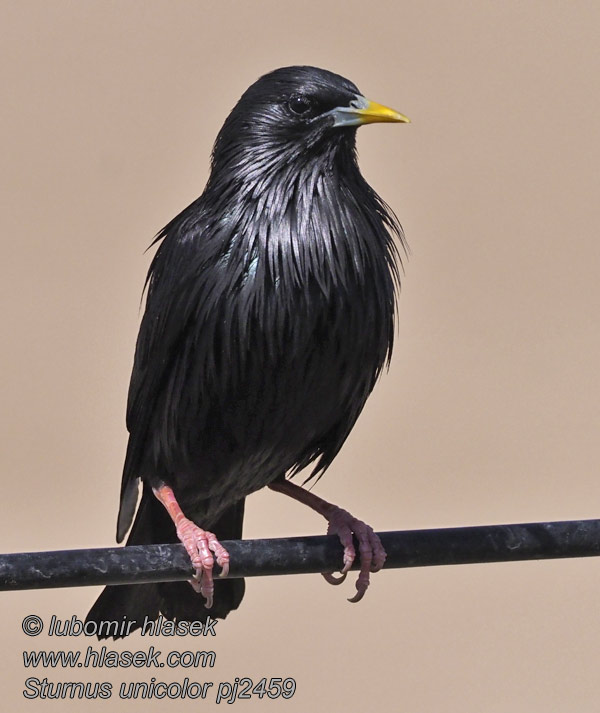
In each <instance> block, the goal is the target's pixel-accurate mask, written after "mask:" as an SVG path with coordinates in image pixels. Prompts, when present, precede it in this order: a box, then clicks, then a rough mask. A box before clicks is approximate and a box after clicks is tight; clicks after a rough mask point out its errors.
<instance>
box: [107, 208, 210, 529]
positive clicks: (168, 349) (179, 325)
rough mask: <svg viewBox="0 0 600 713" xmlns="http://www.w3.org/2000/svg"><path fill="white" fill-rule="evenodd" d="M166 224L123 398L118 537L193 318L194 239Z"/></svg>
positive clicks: (126, 526)
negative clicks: (125, 441)
mask: <svg viewBox="0 0 600 713" xmlns="http://www.w3.org/2000/svg"><path fill="white" fill-rule="evenodd" d="M174 223H175V221H173V223H172V224H169V226H167V227H166V228H165V229H164V230H163V231H162V232H161V233H160V234H159V239H161V238H162V239H163V242H162V243H161V245H160V247H159V249H158V251H157V253H156V255H155V256H154V259H153V260H152V263H151V265H150V269H149V271H148V277H147V280H146V286H147V288H148V294H147V300H146V308H145V311H144V316H143V318H142V322H141V325H140V331H139V334H138V339H137V343H136V350H135V359H134V364H133V371H132V374H131V381H130V385H129V394H128V399H127V429H128V431H129V434H130V436H129V442H128V446H127V455H126V457H125V465H124V468H123V477H122V481H121V499H120V508H119V516H118V521H117V541H118V542H121V540H122V539H123V537H124V536H125V534H126V533H127V530H128V529H129V527H130V525H131V522H132V520H133V516H134V514H135V508H136V503H137V496H138V486H139V479H140V477H141V476H142V475H143V474H142V473H141V472H140V466H141V464H142V461H143V460H144V458H146V457H147V453H148V449H151V448H152V447H153V443H152V442H149V430H150V425H151V422H152V419H153V417H154V416H155V411H156V409H157V406H158V403H159V400H160V399H164V398H165V395H164V392H165V389H166V388H168V382H169V376H170V375H171V373H172V370H173V368H174V363H175V361H176V360H177V358H178V355H179V353H180V351H181V349H182V345H183V344H184V343H185V340H186V336H187V335H188V334H189V332H190V330H189V325H190V320H192V319H193V316H194V313H193V302H192V300H191V299H190V295H193V294H194V290H193V289H191V288H190V282H192V280H193V269H196V268H197V264H194V262H196V263H197V261H194V260H193V259H192V257H191V253H192V252H193V250H194V248H193V243H194V240H193V239H192V236H190V235H188V236H187V240H185V241H184V240H181V239H180V237H179V236H180V231H179V230H178V229H177V225H173V224H174Z"/></svg>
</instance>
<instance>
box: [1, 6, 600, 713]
mask: <svg viewBox="0 0 600 713" xmlns="http://www.w3.org/2000/svg"><path fill="white" fill-rule="evenodd" d="M0 27H1V28H2V31H1V32H2V39H1V42H0V55H1V59H0V72H1V73H2V77H1V86H2V102H1V109H0V113H1V125H0V142H1V144H2V145H1V153H0V156H1V160H0V170H1V181H2V185H1V190H0V200H1V202H2V206H1V221H2V224H1V229H0V236H1V237H0V240H1V241H2V251H1V260H0V292H1V297H2V302H1V309H0V318H1V330H2V335H3V336H2V343H1V364H0V381H1V403H2V409H1V414H0V418H1V419H2V421H1V424H0V429H1V430H0V433H1V434H2V448H1V449H0V458H1V472H2V475H3V478H4V482H5V488H4V490H3V497H2V498H1V499H0V522H1V525H0V528H1V538H2V544H1V549H2V550H4V551H29V550H51V549H62V548H78V547H90V546H105V545H110V544H112V543H113V534H114V529H115V518H116V510H117V498H118V489H119V480H120V469H121V464H122V460H123V454H124V448H125V442H126V432H125V427H124V409H125V399H126V393H127V385H128V379H129V372H130V368H131V363H132V358H133V349H134V343H135V337H136V333H137V327H138V318H139V317H138V304H139V296H140V292H141V288H142V282H143V279H144V274H145V271H146V269H147V266H148V263H149V255H144V254H143V250H144V249H145V247H146V246H147V245H148V243H149V242H150V240H151V238H152V236H153V234H154V233H155V232H156V231H157V230H158V229H159V228H160V227H161V226H162V225H164V224H165V223H166V222H167V221H168V220H169V219H170V218H171V217H172V216H173V215H174V214H175V213H176V212H177V211H179V210H180V209H181V208H183V207H184V206H186V205H187V204H188V203H189V202H190V201H191V200H193V199H194V198H195V197H196V196H197V195H198V194H199V193H200V192H201V190H202V187H203V185H204V181H205V179H206V175H207V166H208V155H209V151H210V148H211V144H212V141H213V140H214V137H215V135H216V132H217V131H218V129H219V127H220V125H221V123H222V121H223V119H224V117H225V115H226V113H227V112H228V111H229V110H230V108H231V107H232V105H233V104H234V102H235V101H236V100H237V98H238V97H239V95H240V94H241V92H242V91H243V90H244V89H245V88H246V86H247V85H248V84H250V83H251V82H252V81H253V80H254V79H255V78H257V77H258V76H259V75H260V74H262V73H264V72H266V71H268V70H270V69H273V68H275V67H278V66H282V65H287V64H293V63H308V64H315V65H318V66H323V67H327V68H329V69H331V70H334V71H337V72H339V73H341V74H344V75H346V76H347V77H349V78H350V79H352V80H353V81H354V82H356V83H357V84H358V86H359V87H360V88H361V90H362V91H363V92H364V93H365V94H366V95H367V96H369V97H371V98H372V99H374V100H376V101H379V102H383V103H386V104H389V105H391V106H393V107H395V108H397V109H398V110H400V111H402V112H405V113H406V114H408V115H409V116H410V117H411V118H412V120H413V124H411V125H410V126H391V125H389V126H375V127H367V128H363V129H361V130H360V132H359V151H360V157H361V166H362V168H363V170H364V173H365V175H366V177H367V178H368V179H369V181H370V182H371V183H372V185H373V186H374V187H375V188H376V189H377V190H378V192H380V194H381V195H382V196H383V197H384V198H385V199H386V200H387V201H388V202H389V203H390V204H391V205H392V206H393V207H394V208H395V210H396V211H397V213H398V215H399V216H400V219H401V221H402V223H403V225H404V227H405V230H406V233H407V236H408V239H409V242H410V245H411V248H412V256H411V259H410V261H409V262H408V264H407V267H406V278H405V281H404V287H403V293H402V297H401V307H400V337H399V340H398V348H397V350H396V352H395V356H394V361H393V366H392V368H391V371H390V373H389V374H388V375H387V376H385V377H384V378H383V380H382V381H381V382H380V384H379V386H378V388H377V389H376V392H375V394H374V395H373V397H372V398H371V400H370V402H369V404H368V406H367V408H366V410H365V413H364V415H363V416H362V417H361V419H360V421H359V423H358V425H357V427H356V428H355V430H354V432H353V434H352V436H351V438H350V440H349V441H348V444H347V445H346V446H345V448H344V449H343V452H342V453H341V455H340V456H339V457H338V459H337V460H336V462H335V464H334V465H333V467H332V468H331V470H330V471H329V472H328V473H327V475H326V477H325V478H323V479H322V480H321V482H320V483H319V484H318V486H317V490H316V492H317V493H319V494H320V495H322V496H324V497H326V498H329V499H334V500H336V501H337V502H339V503H340V504H342V505H344V506H346V507H347V508H349V509H350V510H352V511H355V512H356V513H357V514H359V515H360V516H362V517H364V518H365V519H366V520H368V521H369V522H371V523H372V524H373V525H374V526H375V527H376V528H377V529H382V530H383V529H395V528H421V527H436V526H459V525H473V524H485V523H499V522H511V521H512V522H516V521H527V520H549V519H574V518H586V517H596V516H598V515H600V481H599V479H598V477H597V474H598V462H599V460H600V446H599V443H600V439H599V433H598V427H599V425H600V410H599V406H598V402H599V396H600V387H599V382H598V363H599V361H600V330H599V328H598V313H599V306H600V281H599V280H598V268H599V259H600V249H599V240H598V226H600V210H599V205H600V201H599V199H598V177H599V176H598V172H599V166H600V143H599V142H598V121H599V116H600V82H599V77H600V29H599V28H600V5H599V4H598V3H597V2H572V3H566V2H554V1H552V0H540V1H538V2H534V1H529V2H527V1H524V0H518V1H513V0H509V1H505V2H490V1H484V2H466V1H463V2H442V1H438V2H426V3H415V2H412V3H408V2H400V1H399V0H395V1H394V2H391V1H390V2H356V1H354V0H351V1H348V0H345V1H344V2H334V1H333V0H324V1H321V2H314V1H312V0H310V1H303V2H294V3H285V2H282V1H281V0H279V1H278V2H276V1H275V0H272V1H267V0H259V1H255V2H231V1H228V2H226V1H222V2H208V1H205V0H197V2H192V1H190V0H185V1H184V0H179V1H175V2H166V0H165V1H164V2H157V1H147V2H141V1H138V0H121V1H120V2H108V1H107V2H100V1H98V0H95V1H91V0H90V1H87V2H84V1H80V2H74V1H72V2H67V1H66V0H60V1H56V0H54V1H53V2H32V1H27V0H26V1H24V2H23V1H21V2H17V1H16V0H15V1H14V2H7V1H6V0H3V2H2V3H1V4H0ZM247 512H248V515H247V525H246V536H247V537H260V536H286V535H295V534H304V533H306V534H309V533H314V534H317V533H321V532H322V531H323V525H324V523H323V522H321V521H320V520H319V518H318V517H316V516H315V515H313V514H312V513H311V512H309V511H308V510H307V509H305V508H303V507H302V506H300V505H298V504H296V503H294V502H292V501H289V502H287V501H286V499H285V498H282V497H280V496H278V495H276V494H274V493H268V492H266V493H260V494H257V495H255V496H252V497H251V498H250V501H249V503H248V507H247ZM599 565H600V563H599V562H597V561H595V560H591V559H588V560H572V561H558V562H544V563H541V562H532V563H522V564H501V565H476V566H469V567H455V568H451V567H444V568H432V569H418V570H406V571H395V572H384V573H382V574H380V575H379V576H377V577H375V581H374V583H373V586H372V587H371V589H370V591H369V593H368V596H367V597H366V599H365V600H364V601H363V602H362V603H361V604H359V605H356V606H352V605H350V604H348V603H347V602H346V597H347V596H350V595H351V593H352V592H353V585H352V584H351V583H347V584H346V585H345V587H340V588H337V589H336V588H332V587H328V586H327V585H326V584H325V583H324V582H323V581H322V579H321V578H320V577H319V576H317V575H314V576H304V577H288V578H269V579H266V578H265V579H262V580H253V581H250V582H249V583H248V590H247V595H246V598H245V601H244V603H243V606H242V608H241V609H240V610H239V612H237V613H234V614H233V615H232V616H231V617H230V618H229V619H228V620H227V622H225V623H221V624H220V625H219V626H218V629H217V631H218V634H219V635H218V637H217V638H216V639H215V640H213V641H211V642H209V643H210V644H211V646H213V647H214V650H215V651H216V652H217V666H216V667H215V669H213V670H212V671H211V670H201V669H200V670H198V671H193V670H187V671H184V670H182V669H177V670H173V671H169V670H166V671H165V669H162V670H160V671H159V672H158V673H157V672H156V671H151V672H148V671H142V672H139V673H137V674H136V673H132V672H131V670H121V671H117V672H116V673H115V672H114V671H111V670H106V669H104V670H96V671H91V670H90V671H86V670H82V669H80V670H75V671H70V670H60V669H54V670H53V669H48V670H46V671H37V672H36V671H31V672H26V671H25V670H24V668H23V665H22V660H21V651H22V650H23V649H24V648H32V647H36V648H40V647H42V648H47V649H52V648H75V647H77V646H82V647H84V648H85V647H86V646H87V645H88V644H89V643H90V642H89V641H80V640H78V639H61V640H57V639H51V638H47V637H46V636H45V635H42V636H40V637H39V638H38V639H27V638H26V637H25V636H24V635H23V634H22V633H21V630H20V622H21V619H22V618H23V616H24V615H26V614H29V613H37V614H39V615H40V616H42V617H43V618H45V619H46V620H47V619H48V618H49V617H50V615H51V614H52V613H55V614H57V615H58V616H59V617H61V618H65V617H69V616H71V615H72V614H77V615H79V616H83V615H84V614H85V612H86V610H87V608H88V606H89V605H90V604H91V602H92V601H93V599H94V598H95V596H96V594H97V592H98V591H99V590H98V589H96V588H94V589H90V588H76V589H67V590H62V591H39V592H22V593H11V594H3V595H2V597H1V601H2V616H1V617H0V636H1V640H2V642H3V644H2V654H1V656H0V677H1V681H2V685H1V693H2V698H3V705H4V706H5V707H6V710H12V711H38V710H40V711H41V710H44V711H58V710H82V709H83V710H90V711H106V710H111V711H112V710H115V711H120V710H132V711H138V710H139V711H141V710H144V711H158V710H161V711H165V710H175V709H176V710H192V709H193V710H198V709H204V710H211V709H213V707H212V706H211V705H210V704H208V703H205V704H204V705H203V707H202V705H201V704H200V703H199V702H193V701H184V702H183V703H182V702H169V701H162V702H161V701H145V702H142V701H138V702H131V701H129V702H125V701H120V700H119V699H118V697H117V695H116V691H115V693H114V694H113V697H112V699H111V700H110V701H108V702H106V701H83V702H77V701H72V702H69V701H66V702H54V701H25V700H24V698H23V697H22V693H21V691H22V689H23V681H24V679H25V678H26V676H27V675H37V676H38V677H39V678H43V677H44V675H45V676H47V677H48V679H49V680H52V681H69V680H71V681H73V680H83V681H91V680H107V681H112V682H114V683H115V688H117V683H118V682H120V681H129V680H133V679H136V678H138V679H139V680H148V679H149V677H150V675H156V676H157V677H158V678H159V679H161V680H167V681H172V680H182V679H183V678H184V676H186V675H187V676H189V677H190V678H191V679H192V680H199V681H206V680H212V681H215V682H217V683H218V682H219V681H224V680H230V679H232V678H234V677H235V676H251V677H254V678H255V679H258V678H260V677H262V676H267V677H271V676H283V677H286V676H293V677H295V678H296V679H297V682H298V690H297V693H296V695H295V697H294V698H293V699H291V700H290V701H283V700H278V701H268V702H263V703H262V704H260V703H259V702H255V701H251V702H248V701H246V702H244V703H237V704H236V705H238V706H240V707H243V709H244V710H252V711H254V710H259V709H260V710H262V707H263V706H264V707H265V709H268V710H281V711H306V710H312V711H321V710H327V711H333V712H337V711H340V712H341V711H344V712H354V711H366V710H383V711H388V710H402V711H410V712H411V713H416V712H421V711H432V712H438V711H448V712H454V711H460V712H461V713H467V712H471V711H478V712H479V711H486V713H488V712H489V713H495V712H500V711H511V713H518V712H520V711H528V712H529V711H544V713H551V712H553V711H557V712H558V711H561V712H563V711H578V712H580V711H581V712H587V711H596V710H598V698H599V694H600V685H599V684H598V682H597V681H598V653H599V651H600V611H599V608H598V604H597V602H598V599H599V597H600V577H599V575H598V573H599ZM150 643H154V644H155V645H156V646H157V648H161V649H162V650H164V651H166V650H168V649H170V648H173V647H179V648H180V649H182V650H185V649H186V648H193V647H194V644H197V643H198V642H197V641H195V640H192V639H187V640H184V641H175V642H173V641H170V640H168V639H165V640H159V641H158V642H157V641H156V640H154V641H152V642H149V641H148V640H147V639H146V640H143V639H140V638H139V637H138V636H136V637H132V638H131V639H130V640H128V641H127V642H126V644H124V645H123V644H121V645H117V648H120V649H122V648H130V649H134V650H135V649H140V648H143V649H146V650H147V648H148V646H149V644H150ZM203 646H204V647H206V644H205V642H200V647H203Z"/></svg>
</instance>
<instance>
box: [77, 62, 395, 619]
mask: <svg viewBox="0 0 600 713" xmlns="http://www.w3.org/2000/svg"><path fill="white" fill-rule="evenodd" d="M381 121H390V122H407V121H408V119H407V118H406V117H404V116H403V115H402V114H398V113H397V112H395V111H393V110H392V109H388V108H386V107H384V106H381V105H380V104H376V103H374V102H370V101H368V100H367V99H365V98H364V97H363V96H362V95H361V93H360V92H359V90H358V89H357V88H356V86H355V85H354V84H353V83H352V82H350V81H348V80H347V79H344V78H343V77H341V76H339V75H337V74H333V73H332V72H328V71H325V70H322V69H317V68H315V67H301V66H299V67H286V68H282V69H277V70H275V71H274V72H271V73H270V74H267V75H265V76H263V77H261V78H260V79H259V80H258V81H257V82H255V83H254V84H252V86H250V87H249V89H247V90H246V92H245V93H244V94H243V95H242V97H241V99H240V100H239V102H238V103H237V105H236V106H235V108H234V109H233V111H232V112H231V114H230V115H229V116H228V118H227V119H226V121H225V123H224V125H223V128H222V129H221V131H220V132H219V135H218V137H217V140H216V142H215V145H214V149H213V153H212V163H211V173H210V178H209V180H208V183H207V185H206V188H205V189H204V192H203V193H202V195H201V196H200V197H199V198H198V199H197V200H196V201H194V202H193V203H192V204H191V205H190V206H189V207H188V208H186V209H185V210H184V211H182V212H181V213H180V214H179V215H178V216H177V217H176V218H174V219H173V220H172V221H171V222H170V223H169V224H168V225H167V226H166V227H165V228H163V230H161V232H160V233H159V234H158V236H157V237H156V239H155V242H160V246H159V248H158V250H157V252H156V255H155V257H154V259H153V260H152V263H151V266H150V269H149V272H148V277H147V280H146V287H147V300H146V308H145V313H144V316H143V319H142V323H141V327H140V332H139V336H138V340H137V346H136V352H135V362H134V366H133V373H132V376H131V384H130V388H129V398H128V404H127V428H128V430H129V434H130V436H129V443H128V447H127V455H126V459H125V465H124V471H123V480H122V486H121V505H120V511H119V518H118V525H117V541H118V542H120V541H121V540H122V539H123V537H124V536H125V534H126V533H127V530H128V529H129V527H130V525H131V522H132V520H133V517H134V514H135V509H136V502H137V497H138V484H139V481H140V480H141V481H142V483H143V492H142V498H141V501H140V505H139V507H138V509H137V515H136V516H135V522H134V524H133V528H132V530H131V534H130V536H129V539H128V541H127V544H128V545H134V544H135V545H137V544H149V543H162V542H176V541H177V538H179V539H180V540H181V541H182V542H183V543H184V545H185V547H186V549H187V551H188V553H189V555H190V558H191V560H192V564H193V566H194V568H195V569H196V576H195V578H194V579H193V580H192V582H191V583H192V584H193V589H192V588H190V587H189V585H188V584H187V583H185V582H170V583H162V584H139V585H122V586H110V587H107V588H106V589H105V590H104V591H103V593H102V594H101V595H100V597H99V599H98V600H97V602H96V603H95V605H94V606H93V607H92V609H91V611H90V613H89V614H88V621H90V620H92V621H96V622H99V621H103V620H104V621H106V620H108V621H114V620H119V621H121V620H122V617H125V618H126V619H128V620H130V621H131V620H136V621H137V622H138V625H141V623H142V621H143V619H144V617H145V616H148V617H149V618H150V619H156V618H157V617H158V615H159V613H162V614H163V615H164V616H165V617H167V618H169V619H174V620H178V621H179V620H187V621H205V620H206V618H207V616H208V615H209V614H210V615H211V616H212V617H218V618H223V617H225V616H226V615H227V614H228V612H229V611H231V610H232V609H236V608H237V607H238V605H239V603H240V601H241V599H242V596H243V593H244V583H243V580H239V579H236V580H227V579H226V578H225V579H223V578H218V579H217V581H216V582H214V583H213V577H212V568H213V564H214V560H216V561H217V563H218V564H219V565H220V566H221V567H222V568H223V573H222V576H225V577H226V574H227V571H228V561H229V555H228V553H227V552H226V550H225V549H224V548H223V547H222V546H221V544H220V542H219V540H220V539H222V540H226V539H237V538H240V537H241V535H242V518H243V513H244V499H245V497H246V496H247V495H249V494H250V493H252V492H254V491H256V490H259V489H260V488H263V487H265V486H269V487H271V488H272V489H273V490H277V491H279V492H282V493H286V494H287V495H290V496H291V497H293V498H296V499H297V500H300V501H301V502H304V503H306V504H307V505H309V506H310V507H312V508H314V509H315V510H316V511H317V512H319V513H321V514H322V515H323V516H325V517H326V518H327V520H328V521H329V528H328V532H329V533H337V534H338V535H339V537H340V539H341V541H342V544H343V545H344V548H345V549H344V563H343V567H342V570H341V571H342V573H343V576H345V573H346V572H347V571H348V569H349V567H350V566H351V564H352V561H353V559H354V556H355V552H354V546H353V543H352V533H354V535H355V536H356V537H357V540H358V542H359V545H360V555H361V571H360V574H359V577H358V580H357V583H356V589H357V593H356V595H355V597H354V598H353V600H351V601H358V599H360V598H361V597H362V595H363V594H364V592H365V590H366V588H367V586H368V584H369V572H370V571H371V572H375V571H377V570H378V569H380V568H381V567H382V566H383V563H384V560H385V551H384V550H383V547H382V546H381V543H380V542H379V539H378V538H377V536H376V535H374V533H373V530H372V529H371V528H370V527H368V526H367V525H365V524H364V523H362V522H360V521H359V520H356V519H355V518H353V517H352V516H351V515H349V513H347V512H346V511H344V510H341V509H340V508H338V507H336V506H334V505H331V504H330V503H327V502H325V501H324V500H322V499H321V498H318V497H317V496H316V495H314V494H313V493H311V492H309V491H307V490H305V489H304V488H302V487H300V486H298V485H295V484H293V483H292V482H290V480H289V479H288V478H289V477H291V476H292V475H294V474H295V473H297V472H298V471H299V470H301V469H303V468H304V467H305V466H308V465H309V464H311V463H312V464H313V470H312V473H311V475H310V476H309V478H308V479H307V480H310V479H311V478H313V477H315V476H317V475H320V474H322V472H323V471H324V470H325V469H326V468H327V467H328V466H329V465H330V463H331V462H332V460H333V459H334V457H335V456H336V454H337V453H338V451H339V450H340V448H341V446H342V444H343V443H344V441H345V440H346V438H347V436H348V434H349V433H350V430H351V429H352V427H353V426H354V423H355V421H356V419H357V418H358V415H359V414H360V412H361V410H362V408H363V406H364V404H365V401H366V399H367V397H368V396H369V393H370V392H371V390H372V389H373V386H374V384H375V382H376V380H377V378H378V376H379V374H380V372H381V370H382V367H383V366H384V365H385V364H386V362H388V361H389V359H390V355H391V351H392V342H393V337H394V314H395V298H396V288H397V287H398V286H399V275H398V265H399V254H398V249H397V246H396V243H395V240H398V241H399V243H400V244H403V241H404V237H403V233H402V229H401V227H400V225H399V223H398V220H397V219H396V217H395V215H394V213H393V212H392V210H391V209H390V208H389V207H388V206H387V205H386V204H385V203H384V202H383V201H382V200H381V198H379V196H378V195H377V194H376V193H375V192H374V191H373V189H372V188H371V187H370V186H369V185H368V184H367V183H366V181H365V180H364V178H363V177H362V175H361V173H360V171H359V168H358V164H357V156H356V149H355V140H356V129H357V127H358V126H360V125H361V124H368V123H373V122H381ZM204 528H206V529H204ZM324 576H325V577H326V578H327V579H328V580H329V581H331V582H336V583H337V582H338V581H339V580H338V579H334V577H333V575H331V574H326V575H324ZM194 589H195V590H196V591H194ZM196 592H200V593H201V595H202V596H198V594H197V593H196ZM211 607H212V608H211ZM135 628H137V627H136V626H135V625H134V626H133V627H132V628H131V630H132V631H133V630H134V629H135Z"/></svg>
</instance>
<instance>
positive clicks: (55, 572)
mask: <svg viewBox="0 0 600 713" xmlns="http://www.w3.org/2000/svg"><path fill="white" fill-rule="evenodd" d="M378 534H379V537H380V538H381V541H382V543H383V546H384V547H385V549H386V551H387V554H388V557H387V560H386V563H385V569H393V568H399V567H426V566H432V565H450V564H475V563H478V562H516V561H521V560H531V559H555V558H564V557H594V556H598V555H600V520H572V521H564V522H536V523H525V524H516V525H484V526H479V527H459V528H444V529H435V530H406V531H396V532H380V533H378ZM223 544H224V546H225V547H226V548H227V549H228V550H229V554H230V557H231V565H230V574H229V576H230V577H257V576H267V575H282V574H308V573H311V572H331V571H334V570H336V569H339V568H340V566H341V561H342V548H341V545H340V543H339V541H338V539H337V538H336V537H333V536H329V537H327V536H318V537H289V538H279V539H268V540H230V541H225V542H223ZM357 566H358V562H356V563H355V566H354V569H356V568H357ZM215 571H216V572H217V573H218V571H219V568H218V567H215ZM191 573H192V570H191V568H190V562H189V559H188V556H187V554H186V552H185V549H184V547H183V545H181V544H169V545H139V546H132V547H107V548H102V549H90V550H63V551H57V552H26V553H18V554H6V555H0V591H10V590H19V589H45V588H53V587H81V586H87V585H100V584H128V583H138V584H139V583H143V582H167V581H173V580H180V579H189V577H190V575H191Z"/></svg>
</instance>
